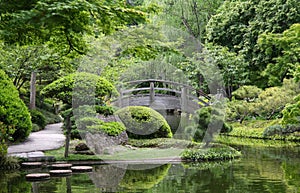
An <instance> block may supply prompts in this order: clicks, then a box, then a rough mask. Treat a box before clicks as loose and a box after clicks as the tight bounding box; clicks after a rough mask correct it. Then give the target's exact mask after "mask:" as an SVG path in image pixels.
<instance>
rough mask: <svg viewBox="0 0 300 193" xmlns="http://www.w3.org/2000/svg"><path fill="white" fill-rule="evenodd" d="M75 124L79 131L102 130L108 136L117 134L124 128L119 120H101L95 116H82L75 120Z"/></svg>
mask: <svg viewBox="0 0 300 193" xmlns="http://www.w3.org/2000/svg"><path fill="white" fill-rule="evenodd" d="M76 126H77V128H78V129H79V131H80V132H83V133H84V132H92V133H94V132H96V133H97V132H104V133H106V134H107V135H110V136H117V135H119V134H121V133H122V132H123V131H125V130H126V128H125V126H124V125H123V124H122V123H119V122H103V121H102V120H100V119H99V118H96V117H84V118H81V119H79V120H78V121H76Z"/></svg>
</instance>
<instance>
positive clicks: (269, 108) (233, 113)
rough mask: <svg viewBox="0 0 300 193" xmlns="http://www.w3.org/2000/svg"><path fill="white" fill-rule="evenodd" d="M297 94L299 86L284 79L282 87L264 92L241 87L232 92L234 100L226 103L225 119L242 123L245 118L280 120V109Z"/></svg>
mask: <svg viewBox="0 0 300 193" xmlns="http://www.w3.org/2000/svg"><path fill="white" fill-rule="evenodd" d="M299 92H300V88H299V85H298V84H297V83H295V82H294V80H293V79H285V80H284V81H283V85H282V86H277V87H270V88H266V89H265V90H261V89H259V88H257V87H256V86H242V87H240V88H239V89H237V90H236V91H234V92H233V96H234V100H232V101H230V102H228V105H227V119H228V120H230V121H236V120H239V121H240V122H242V121H243V120H244V119H245V118H256V119H257V118H258V119H261V118H263V119H274V118H280V117H281V116H282V113H281V111H282V109H283V108H284V107H285V106H286V104H287V103H290V101H292V99H293V98H294V97H295V96H296V95H297V94H298V93H299ZM283 96H284V97H283Z"/></svg>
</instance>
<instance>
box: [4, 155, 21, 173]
mask: <svg viewBox="0 0 300 193" xmlns="http://www.w3.org/2000/svg"><path fill="white" fill-rule="evenodd" d="M19 168H20V163H19V161H18V159H16V158H15V157H12V156H0V171H1V170H16V169H19Z"/></svg>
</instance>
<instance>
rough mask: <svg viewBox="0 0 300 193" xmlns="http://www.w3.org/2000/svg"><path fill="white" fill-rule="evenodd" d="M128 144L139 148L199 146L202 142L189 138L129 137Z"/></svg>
mask: <svg viewBox="0 0 300 193" xmlns="http://www.w3.org/2000/svg"><path fill="white" fill-rule="evenodd" d="M127 143H128V145H131V146H134V147H139V148H147V147H149V148H162V149H164V148H178V149H185V148H192V147H193V148H197V147H198V146H200V144H198V143H195V142H191V141H188V140H182V139H174V138H154V139H129V140H128V142H127Z"/></svg>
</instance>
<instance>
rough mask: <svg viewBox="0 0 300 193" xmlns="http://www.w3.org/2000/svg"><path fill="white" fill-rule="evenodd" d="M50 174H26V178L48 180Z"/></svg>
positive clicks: (29, 179)
mask: <svg viewBox="0 0 300 193" xmlns="http://www.w3.org/2000/svg"><path fill="white" fill-rule="evenodd" d="M49 179H50V174H47V173H34V174H27V175H26V180H28V181H41V180H49Z"/></svg>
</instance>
